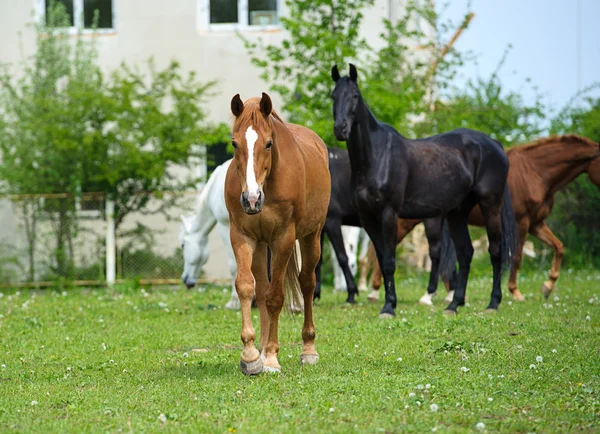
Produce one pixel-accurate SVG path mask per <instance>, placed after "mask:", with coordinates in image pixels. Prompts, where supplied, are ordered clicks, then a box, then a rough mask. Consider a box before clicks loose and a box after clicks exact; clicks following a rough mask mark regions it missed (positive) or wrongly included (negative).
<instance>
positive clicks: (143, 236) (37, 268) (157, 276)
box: [0, 192, 198, 287]
mask: <svg viewBox="0 0 600 434" xmlns="http://www.w3.org/2000/svg"><path fill="white" fill-rule="evenodd" d="M174 195H176V196H177V200H173V198H172V197H171V198H169V199H168V200H169V202H170V203H169V207H166V208H167V209H165V207H164V206H163V205H164V203H165V202H166V200H167V199H165V198H164V197H163V198H161V199H159V198H153V199H152V200H151V201H150V203H149V205H148V206H147V207H146V211H144V212H143V213H132V214H131V215H128V216H126V217H125V219H123V221H122V222H120V224H119V225H118V227H117V228H116V231H115V233H114V239H115V240H116V242H115V251H116V254H115V256H116V258H115V261H114V262H115V265H116V267H115V268H116V270H115V271H116V276H115V277H116V280H117V281H119V280H139V281H141V282H144V283H171V284H172V283H178V282H179V276H180V275H181V271H182V269H183V256H182V252H181V247H180V246H179V240H178V232H179V225H180V223H179V222H180V220H179V216H180V215H181V214H185V213H190V212H192V211H193V209H194V205H195V198H196V197H197V195H198V192H185V193H174ZM0 221H2V225H0V285H2V286H38V287H44V286H53V285H56V284H57V283H61V282H70V283H72V284H80V285H98V284H104V283H106V276H107V255H106V252H107V250H106V248H107V234H108V229H109V225H108V224H107V213H106V198H105V197H104V195H103V194H83V195H81V196H80V197H74V196H72V195H69V194H53V195H20V196H6V197H3V198H2V199H0Z"/></svg>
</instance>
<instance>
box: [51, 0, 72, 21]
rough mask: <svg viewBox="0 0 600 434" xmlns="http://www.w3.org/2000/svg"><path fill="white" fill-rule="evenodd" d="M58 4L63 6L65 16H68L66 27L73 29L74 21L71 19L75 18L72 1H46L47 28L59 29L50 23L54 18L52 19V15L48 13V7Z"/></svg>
mask: <svg viewBox="0 0 600 434" xmlns="http://www.w3.org/2000/svg"><path fill="white" fill-rule="evenodd" d="M58 4H62V5H64V6H65V9H66V12H67V14H69V25H68V26H66V27H73V26H74V25H75V21H74V20H73V17H74V16H75V14H74V13H73V0H46V24H48V25H49V26H56V27H59V26H58V23H56V22H52V21H55V20H56V18H55V17H52V16H51V15H52V14H51V13H50V11H49V9H50V6H52V5H58Z"/></svg>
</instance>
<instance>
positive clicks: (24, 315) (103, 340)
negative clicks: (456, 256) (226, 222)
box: [0, 256, 600, 434]
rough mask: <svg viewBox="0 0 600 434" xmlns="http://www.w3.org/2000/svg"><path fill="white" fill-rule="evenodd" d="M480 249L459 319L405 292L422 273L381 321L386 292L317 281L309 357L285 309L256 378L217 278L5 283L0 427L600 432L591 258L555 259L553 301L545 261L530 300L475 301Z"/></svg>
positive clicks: (420, 280)
mask: <svg viewBox="0 0 600 434" xmlns="http://www.w3.org/2000/svg"><path fill="white" fill-rule="evenodd" d="M481 262H482V263H485V264H483V265H482V273H478V274H481V277H480V278H473V279H470V281H469V289H468V291H467V297H468V305H467V306H465V307H463V308H461V309H460V312H459V316H458V318H448V317H446V316H445V315H443V313H442V310H443V307H444V306H445V304H444V302H443V297H442V294H439V295H438V297H437V298H435V299H434V303H435V309H431V308H429V307H425V306H418V305H417V304H416V302H417V300H418V299H419V297H420V296H421V295H422V294H423V291H424V288H425V285H426V282H427V273H419V274H417V275H411V276H410V277H409V278H407V276H406V275H405V274H403V275H402V276H401V277H400V280H399V281H398V308H397V314H398V316H397V317H396V318H395V319H390V320H380V319H378V318H377V315H378V313H379V309H380V308H381V305H382V303H383V299H382V300H381V301H380V303H376V304H373V303H368V302H367V301H366V297H365V295H364V294H361V297H360V298H359V304H357V305H354V306H351V307H349V306H345V305H344V299H345V294H340V293H333V291H332V290H331V288H330V287H325V288H323V299H322V300H321V301H320V302H319V303H317V304H316V305H315V306H314V321H315V327H316V334H317V336H316V348H317V351H318V352H319V355H320V360H319V363H318V364H317V365H315V366H303V365H302V364H300V363H299V355H300V352H301V350H302V344H301V342H302V340H301V330H302V317H301V316H299V315H287V314H282V315H281V317H280V322H279V324H280V325H279V342H280V351H279V362H280V363H281V366H282V370H283V371H282V373H281V374H279V375H278V374H262V375H260V376H258V377H252V378H251V377H246V376H245V375H243V374H242V373H241V372H240V368H239V358H240V353H241V350H242V343H241V341H240V330H241V318H240V313H239V312H232V311H228V310H226V309H223V308H222V306H223V305H224V304H225V303H226V302H227V300H228V299H229V296H230V295H229V291H228V290H226V291H223V287H216V286H210V287H208V288H205V287H203V288H199V290H194V291H189V290H186V289H184V288H182V287H179V288H178V289H175V290H171V289H168V290H160V289H157V288H148V287H147V286H141V287H140V288H139V289H137V290H133V289H132V288H130V287H127V286H124V285H120V286H118V288H116V290H115V291H107V290H89V289H88V290H73V291H70V292H67V293H66V294H65V295H64V296H62V295H61V294H60V292H56V291H46V292H44V293H39V292H37V293H35V292H34V291H27V290H23V289H21V290H20V294H18V295H17V294H16V290H9V291H7V290H6V289H5V290H3V292H4V297H2V298H1V299H0V314H1V315H2V317H0V324H1V325H2V349H3V351H2V353H1V355H0V415H1V417H0V430H1V431H2V432H17V431H18V432H73V433H80V432H106V431H109V432H120V431H124V432H148V433H152V432H161V433H162V432H164V433H192V432H193V433H234V432H237V433H240V434H241V433H253V432H265V431H267V430H268V431H269V432H273V433H376V432H390V433H398V432H406V433H431V432H432V431H437V432H438V433H447V432H450V433H474V432H489V433H515V432H518V433H526V432H540V433H552V432H586V433H596V432H598V431H599V430H600V408H599V406H598V396H599V394H600V377H599V375H598V363H597V352H598V330H599V327H600V316H599V315H598V312H599V307H600V300H599V299H598V297H597V296H594V295H593V292H590V284H593V282H597V281H598V279H600V273H598V272H597V271H596V272H589V271H578V270H571V271H572V273H571V272H568V271H567V270H565V272H564V273H563V275H562V276H561V278H560V280H559V285H561V287H560V292H559V293H558V294H557V295H558V296H559V301H558V302H557V301H555V300H553V299H552V300H544V299H543V298H542V295H541V294H540V292H539V288H540V286H541V284H542V282H543V281H544V280H545V279H546V275H545V273H543V274H539V273H535V272H526V273H523V274H522V276H521V287H522V290H523V292H524V293H525V296H526V297H528V298H527V301H526V302H525V303H514V302H513V303H512V304H509V303H508V302H509V297H506V298H505V299H504V300H503V302H502V305H501V307H500V310H499V312H498V314H496V315H485V314H483V313H482V311H483V309H484V308H485V306H486V305H487V302H488V301H489V291H490V285H491V282H490V275H489V272H490V269H491V266H490V263H489V258H485V257H483V256H482V261H481ZM484 270H487V272H485V273H484V272H483V271H484ZM398 275H399V273H397V276H398ZM504 288H506V286H504ZM9 295H10V297H9ZM382 297H383V296H382ZM558 304H560V306H558ZM550 307H551V308H550ZM254 316H258V310H256V309H253V310H252V321H253V324H254V327H255V328H256V332H257V338H258V336H259V334H260V333H259V327H258V319H256V318H254ZM586 317H588V318H589V319H586ZM538 356H539V357H541V358H542V359H541V361H537V360H536V358H537V357H538ZM531 365H534V367H531ZM463 367H464V368H465V369H464V370H463V369H462V368H463ZM465 370H466V372H465ZM432 404H435V405H436V406H437V407H433V408H432ZM434 410H437V411H434ZM161 415H162V416H161ZM478 423H483V424H485V430H483V429H482V430H481V431H478V430H477V429H476V424H478ZM480 426H481V425H480Z"/></svg>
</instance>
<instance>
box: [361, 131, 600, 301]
mask: <svg viewBox="0 0 600 434" xmlns="http://www.w3.org/2000/svg"><path fill="white" fill-rule="evenodd" d="M507 154H508V161H509V163H510V169H509V172H508V185H509V187H510V191H511V194H512V201H513V207H514V210H515V217H516V219H517V227H518V232H519V250H518V254H517V255H515V259H514V261H515V262H514V267H513V270H512V272H511V274H510V279H509V282H508V288H509V290H510V292H511V293H512V296H513V298H514V299H515V300H519V301H522V300H524V297H523V294H521V292H520V291H519V289H518V287H517V273H518V271H519V266H520V264H521V259H522V255H523V245H524V244H525V239H526V237H527V233H530V234H531V235H533V236H534V237H535V238H537V239H538V240H540V241H542V242H543V243H545V244H547V245H548V246H550V247H552V249H553V250H554V258H553V260H552V268H551V269H550V274H549V276H548V280H546V281H545V282H544V283H543V285H542V293H543V294H544V296H546V297H548V296H549V295H550V293H551V292H552V290H553V289H554V285H555V284H556V280H557V279H558V275H559V272H560V264H561V262H562V258H563V252H564V249H563V243H561V241H560V240H559V239H558V238H556V235H554V234H553V233H552V231H551V230H550V228H549V227H548V225H546V222H545V220H546V218H547V217H548V215H549V214H550V211H552V206H553V205H554V195H555V194H556V192H558V191H559V190H560V189H562V188H564V187H565V186H566V185H567V184H569V183H570V182H571V181H573V180H574V179H575V178H577V177H578V176H579V175H581V174H582V173H587V174H588V176H589V178H590V180H591V181H592V183H594V184H595V185H596V186H597V187H599V188H600V144H599V143H595V142H593V141H591V140H589V139H587V138H585V137H581V136H576V135H572V134H571V135H565V136H553V137H549V138H545V139H540V140H538V141H536V142H533V143H531V144H528V145H521V146H516V147H514V148H511V149H509V150H508V151H507ZM409 223H410V224H409V225H404V226H401V227H400V229H402V231H403V233H400V230H399V232H398V237H399V238H398V239H399V240H401V239H402V238H400V237H404V236H406V234H408V233H409V232H410V231H411V230H412V227H414V226H415V225H416V223H415V221H414V220H412V221H410V222H409ZM413 223H414V224H413ZM469 224H470V225H474V226H483V217H482V215H481V211H480V209H479V207H477V208H475V209H473V211H472V212H471V214H470V215H469ZM410 226H412V227H410ZM369 257H370V258H371V262H372V264H373V267H374V270H373V276H372V285H373V288H374V289H379V287H380V286H381V271H380V269H379V265H378V264H377V261H374V260H373V259H374V258H375V257H376V255H375V251H374V249H373V246H372V245H371V246H369ZM421 301H423V299H421ZM423 304H429V303H423Z"/></svg>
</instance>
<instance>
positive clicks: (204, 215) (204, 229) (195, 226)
mask: <svg viewBox="0 0 600 434" xmlns="http://www.w3.org/2000/svg"><path fill="white" fill-rule="evenodd" d="M213 185H214V183H211V182H210V180H209V182H207V183H206V185H205V186H204V189H203V190H202V193H201V194H200V199H199V200H198V209H197V213H196V214H195V215H194V219H195V220H194V222H193V223H192V231H191V232H192V233H197V234H199V235H200V236H201V237H207V236H208V234H209V233H210V231H211V230H212V228H214V227H215V225H216V224H217V218H216V217H215V215H214V213H213V212H212V209H211V207H210V200H209V197H210V191H209V190H210V188H211V187H212V186H213Z"/></svg>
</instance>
